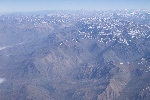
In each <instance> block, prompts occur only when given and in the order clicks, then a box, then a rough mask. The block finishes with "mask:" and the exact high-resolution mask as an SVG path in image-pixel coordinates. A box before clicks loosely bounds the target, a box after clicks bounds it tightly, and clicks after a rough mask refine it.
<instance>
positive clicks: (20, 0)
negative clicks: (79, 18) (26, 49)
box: [0, 0, 150, 13]
mask: <svg viewBox="0 0 150 100" xmlns="http://www.w3.org/2000/svg"><path fill="white" fill-rule="evenodd" d="M70 9H71V10H79V9H85V10H108V9H150V0H0V13H2V12H22V11H40V10H70Z"/></svg>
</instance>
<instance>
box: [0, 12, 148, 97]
mask: <svg viewBox="0 0 150 100" xmlns="http://www.w3.org/2000/svg"><path fill="white" fill-rule="evenodd" d="M149 77H150V11H145V10H140V11H139V10H138V11H136V10H133V11H127V10H124V11H82V10H81V11H46V12H43V13H42V12H40V13H39V12H34V13H15V14H7V15H1V16H0V100H149V99H150V96H149V94H150V79H149Z"/></svg>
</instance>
